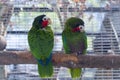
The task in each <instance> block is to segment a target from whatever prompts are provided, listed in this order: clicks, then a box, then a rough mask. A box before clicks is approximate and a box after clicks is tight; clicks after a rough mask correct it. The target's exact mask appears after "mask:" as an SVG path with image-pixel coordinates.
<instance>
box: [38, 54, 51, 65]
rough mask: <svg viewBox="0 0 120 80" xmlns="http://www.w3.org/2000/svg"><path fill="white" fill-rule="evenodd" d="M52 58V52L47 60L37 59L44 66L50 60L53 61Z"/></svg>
mask: <svg viewBox="0 0 120 80" xmlns="http://www.w3.org/2000/svg"><path fill="white" fill-rule="evenodd" d="M51 60H52V54H50V56H49V57H48V58H46V59H45V60H42V59H37V61H38V63H39V64H41V65H43V66H47V65H48V64H49V62H51Z"/></svg>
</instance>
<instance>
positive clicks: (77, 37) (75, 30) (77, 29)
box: [62, 17, 87, 78]
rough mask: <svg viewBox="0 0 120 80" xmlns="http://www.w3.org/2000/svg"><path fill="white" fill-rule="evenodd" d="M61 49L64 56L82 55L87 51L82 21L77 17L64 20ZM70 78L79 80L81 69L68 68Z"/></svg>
mask: <svg viewBox="0 0 120 80" xmlns="http://www.w3.org/2000/svg"><path fill="white" fill-rule="evenodd" d="M62 42H63V48H64V51H65V53H66V54H72V53H75V55H77V56H78V55H84V54H86V51H87V36H86V32H85V30H84V21H83V20H82V19H80V18H77V17H71V18H69V19H67V20H66V22H65V27H64V30H63V32H62ZM70 73H71V77H72V78H79V77H80V76H81V73H82V69H81V68H74V69H73V68H70Z"/></svg>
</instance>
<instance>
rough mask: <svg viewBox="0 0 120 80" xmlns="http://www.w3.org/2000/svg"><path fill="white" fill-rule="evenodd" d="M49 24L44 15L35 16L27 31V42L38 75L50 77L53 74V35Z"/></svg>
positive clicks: (48, 19)
mask: <svg viewBox="0 0 120 80" xmlns="http://www.w3.org/2000/svg"><path fill="white" fill-rule="evenodd" d="M49 24H51V20H50V18H48V17H47V16H46V15H40V16H37V17H36V18H35V19H34V21H33V24H32V28H31V29H30V31H29V32H28V43H29V46H30V50H31V52H32V54H33V56H34V57H35V58H36V60H37V64H38V72H39V75H40V77H51V76H52V74H53V64H52V61H51V59H52V49H53V45H54V35H53V32H52V29H51V27H50V26H49Z"/></svg>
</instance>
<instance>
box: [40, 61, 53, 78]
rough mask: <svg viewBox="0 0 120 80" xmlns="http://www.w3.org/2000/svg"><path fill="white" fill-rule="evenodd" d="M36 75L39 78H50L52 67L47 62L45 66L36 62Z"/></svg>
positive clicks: (50, 63)
mask: <svg viewBox="0 0 120 80" xmlns="http://www.w3.org/2000/svg"><path fill="white" fill-rule="evenodd" d="M38 73H39V76H40V77H41V78H47V77H52V75H53V65H52V62H49V63H48V64H47V65H44V66H43V65H41V64H39V62H38Z"/></svg>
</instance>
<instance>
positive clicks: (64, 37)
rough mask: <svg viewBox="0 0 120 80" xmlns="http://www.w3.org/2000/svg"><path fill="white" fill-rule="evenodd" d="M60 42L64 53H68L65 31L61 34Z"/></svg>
mask: <svg viewBox="0 0 120 80" xmlns="http://www.w3.org/2000/svg"><path fill="white" fill-rule="evenodd" d="M62 42H63V47H64V50H65V53H66V54H67V53H69V52H70V50H69V49H70V48H69V46H68V42H67V40H66V33H65V31H63V32H62Z"/></svg>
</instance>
